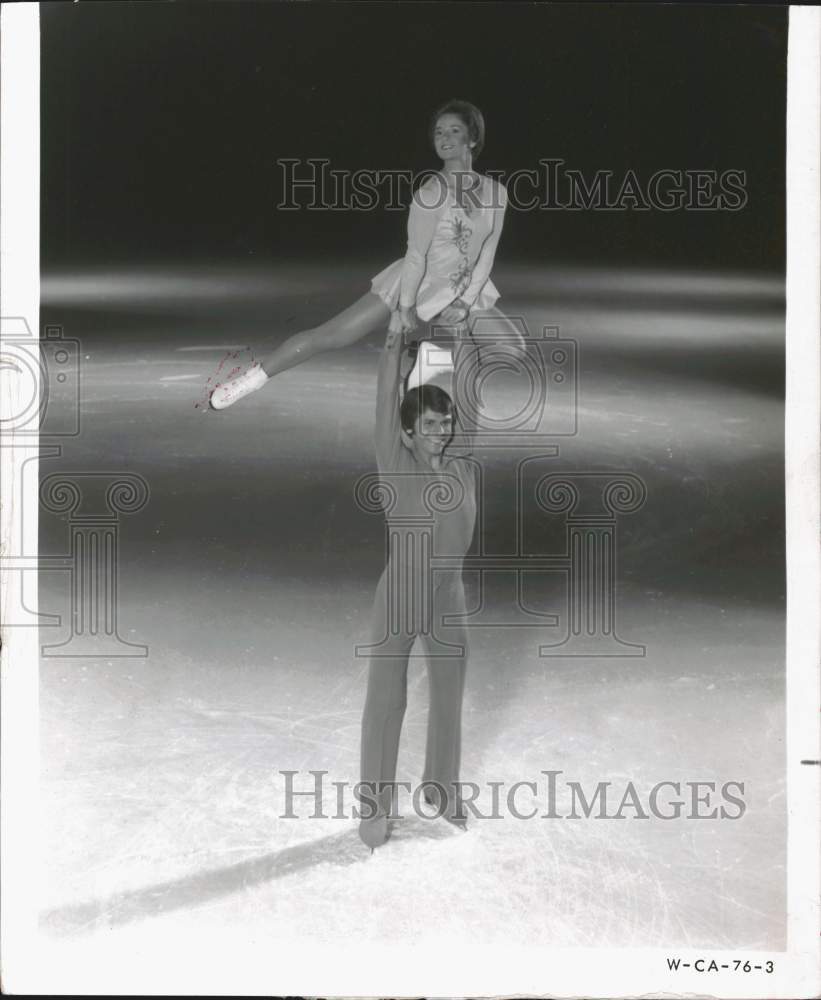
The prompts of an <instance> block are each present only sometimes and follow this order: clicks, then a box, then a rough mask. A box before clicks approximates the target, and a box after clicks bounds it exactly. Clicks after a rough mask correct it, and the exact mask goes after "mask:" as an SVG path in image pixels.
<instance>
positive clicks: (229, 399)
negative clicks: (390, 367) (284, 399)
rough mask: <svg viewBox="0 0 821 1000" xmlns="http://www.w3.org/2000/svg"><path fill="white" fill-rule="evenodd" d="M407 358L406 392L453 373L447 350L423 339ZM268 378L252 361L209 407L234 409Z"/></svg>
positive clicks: (214, 396) (213, 395)
mask: <svg viewBox="0 0 821 1000" xmlns="http://www.w3.org/2000/svg"><path fill="white" fill-rule="evenodd" d="M408 357H409V358H410V359H411V360H412V363H413V367H412V368H411V370H410V371H409V372H408V374H407V376H406V381H405V391H406V392H407V391H408V390H409V389H415V388H417V387H418V386H420V385H424V384H425V383H426V382H431V381H433V380H434V379H435V378H437V377H438V376H447V375H449V374H451V373H452V372H453V356H452V354H451V352H450V351H449V350H448V349H447V348H443V347H438V346H437V345H436V344H432V343H431V342H430V341H427V340H423V341H420V342H418V343H417V344H412V345H411V346H410V347H409V348H408ZM268 378H269V376H268V375H266V374H265V372H264V371H263V370H262V365H261V364H260V362H259V361H255V362H254V363H253V364H252V365H251V367H250V368H249V369H248V370H247V371H245V372H243V373H242V374H241V375H237V376H236V378H232V379H230V380H229V381H227V382H225V383H223V384H222V385H218V386H217V387H216V388H215V389H214V391H213V392H212V393H211V399H210V402H211V406H212V407H213V409H215V410H224V409H225V408H226V407H228V406H233V404H234V403H236V402H237V401H238V400H240V399H242V398H243V396H248V395H250V393H252V392H256V390H257V389H261V388H262V386H264V385H265V383H266V382H267V381H268Z"/></svg>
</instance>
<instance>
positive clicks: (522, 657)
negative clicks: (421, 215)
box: [39, 262, 786, 949]
mask: <svg viewBox="0 0 821 1000" xmlns="http://www.w3.org/2000/svg"><path fill="white" fill-rule="evenodd" d="M369 266H370V268H371V269H369ZM377 269H378V262H375V263H374V264H373V265H369V263H365V264H364V265H363V266H359V265H358V266H357V267H356V268H354V267H353V266H349V267H346V268H336V269H334V270H333V271H332V272H329V271H328V270H323V269H321V268H307V267H305V268H301V267H297V266H296V265H290V264H283V263H280V264H274V265H271V267H270V268H268V269H263V268H259V269H257V270H255V271H247V272H243V274H242V275H237V274H236V273H232V272H231V271H228V270H220V269H218V268H213V269H210V270H207V269H200V270H194V269H189V270H187V271H186V270H181V271H177V272H166V273H164V274H159V273H153V272H152V273H149V272H146V273H144V274H140V273H136V272H122V273H118V272H116V271H113V270H112V271H111V272H104V271H103V272H100V271H96V272H92V271H88V272H83V273H77V274H67V275H51V276H46V278H45V280H44V285H43V289H44V292H43V294H44V313H43V321H44V322H52V323H59V324H61V325H62V326H63V327H64V331H65V336H66V337H76V338H78V339H79V340H80V342H81V373H82V375H81V417H82V426H81V433H80V435H79V436H78V437H76V438H72V439H65V440H64V441H63V451H62V454H61V455H60V457H59V458H54V459H50V460H48V459H46V460H43V461H41V466H40V475H41V478H42V477H45V476H46V475H48V474H50V473H52V472H57V471H64V472H66V473H72V472H77V471H80V470H83V471H102V472H126V471H128V472H133V473H138V474H139V475H141V476H143V477H144V478H145V480H146V481H147V482H148V484H149V487H150V498H149V502H148V504H147V505H146V506H145V507H144V509H142V510H141V511H139V512H138V513H137V514H135V515H134V516H131V517H129V516H122V517H121V518H120V551H119V604H118V614H119V626H118V627H119V632H120V635H121V637H122V638H123V639H124V640H127V641H131V642H138V643H143V644H145V645H147V646H148V656H147V657H141V658H140V657H137V658H122V659H111V658H109V659H105V658H102V659H97V658H85V659H81V658H80V659H71V658H68V659H67V658H60V657H54V656H44V657H43V658H42V661H41V705H40V711H41V721H40V726H41V730H40V731H41V747H42V761H41V765H42V783H41V792H42V828H43V831H44V849H45V861H44V865H45V871H46V877H45V878H44V880H43V885H42V893H41V894H42V906H41V926H42V929H43V932H44V934H45V935H46V936H47V938H48V939H49V940H52V941H63V942H68V941H77V942H78V943H79V942H81V941H82V942H83V943H84V946H91V945H95V944H99V945H100V946H103V945H105V947H110V946H112V945H113V944H114V943H116V942H117V941H118V940H119V941H123V942H128V941H132V940H138V939H139V940H140V941H141V942H142V943H143V944H146V943H148V945H149V946H150V945H151V943H152V942H155V943H158V942H163V941H168V940H173V939H175V938H176V937H179V939H180V940H182V939H192V938H196V937H197V936H198V935H202V936H203V939H205V938H206V936H210V935H218V934H223V933H224V934H226V935H232V936H233V937H234V938H236V939H238V940H239V939H248V940H260V939H264V940H266V941H270V942H271V943H272V945H273V944H275V943H279V944H280V945H281V946H283V947H285V946H286V945H287V942H288V941H292V940H297V939H300V940H303V941H304V940H306V939H307V940H315V941H317V942H338V943H342V942H344V941H346V940H349V939H350V937H351V935H355V936H356V937H357V938H358V939H359V940H365V941H373V942H396V941H400V940H403V939H407V937H408V936H412V937H413V938H415V939H418V940H425V939H431V940H434V939H438V940H441V939H442V938H443V937H444V938H447V939H448V940H452V941H453V942H454V946H457V945H458V943H459V942H460V941H470V942H472V943H473V944H476V943H486V944H487V945H488V946H490V945H493V944H495V943H499V942H515V943H516V944H521V945H525V946H526V945H529V944H531V943H532V944H533V945H538V946H540V947H544V946H546V945H550V946H556V947H562V946H569V947H573V946H595V947H609V946H613V947H616V946H659V947H661V946H679V947H684V946H693V947H695V946H699V947H701V946H703V947H715V948H731V947H736V948H753V949H779V948H782V947H784V944H785V895H786V893H785V889H786V887H785V859H786V853H785V842H786V810H785V784H784V731H785V722H784V659H785V650H784V596H785V595H784V535H783V532H784V511H783V490H784V484H783V416H784V406H783V349H784V317H783V298H782V288H781V284H780V281H779V279H778V278H777V277H756V276H744V275H698V274H690V273H680V274H676V273H668V272H658V273H653V272H635V271H633V272H630V271H625V272H623V273H619V272H615V271H607V272H596V271H581V270H569V269H565V270H548V269H540V268H539V267H536V266H532V267H524V266H522V267H509V268H507V269H506V270H505V269H502V268H499V269H497V270H498V280H497V274H496V272H494V280H495V281H496V283H497V285H498V287H499V288H500V289H502V291H503V295H504V298H503V299H502V300H500V302H499V306H500V307H502V306H503V307H504V310H505V311H506V312H507V313H508V314H510V315H517V316H522V317H524V318H525V319H526V322H527V323H528V325H529V327H530V329H531V330H537V329H540V328H541V327H542V326H543V325H546V324H547V325H553V326H558V327H559V329H560V332H561V335H562V336H563V337H566V338H573V339H575V340H576V342H577V343H578V352H579V355H578V356H579V369H578V386H579V397H578V421H579V424H578V433H577V434H576V435H575V436H573V437H569V438H563V439H561V440H559V439H557V442H556V443H557V444H558V445H559V448H560V454H559V455H558V457H556V458H555V459H553V460H551V461H550V462H548V463H547V464H546V465H545V466H544V471H550V470H555V471H557V472H563V473H565V472H566V473H573V472H580V471H604V472H606V471H608V470H622V471H630V472H632V473H633V474H635V475H636V476H639V477H640V478H641V479H642V480H643V481H644V483H645V484H646V487H647V500H646V502H645V504H644V506H643V507H642V508H641V510H639V511H638V512H636V513H635V514H633V515H630V516H625V517H624V518H621V519H620V520H619V525H618V536H617V539H618V540H617V553H618V579H617V585H618V590H617V596H616V605H617V621H618V625H617V627H618V632H619V634H620V636H621V637H622V638H623V639H624V640H625V641H626V642H633V643H640V644H643V645H644V646H646V655H645V656H643V657H632V658H630V657H628V658H607V657H605V658H592V657H589V658H569V657H567V658H564V657H540V656H539V655H538V648H539V644H540V643H547V642H551V641H555V635H552V632H555V631H556V629H553V630H551V629H545V630H538V629H537V630H533V629H527V630H525V629H508V630H501V629H496V630H494V629H477V630H476V631H475V633H474V634H472V639H471V642H472V646H471V658H470V661H469V665H468V676H467V683H466V692H465V707H464V732H463V760H462V774H463V778H464V779H465V780H473V781H476V782H478V783H480V784H481V783H484V782H488V781H502V782H505V783H506V784H507V785H510V784H512V783H513V782H515V781H539V782H540V786H539V793H538V796H537V802H542V804H543V791H544V788H545V785H544V781H545V779H544V778H543V776H542V775H541V774H540V772H541V771H543V770H554V771H561V772H563V776H562V780H566V781H578V782H579V783H580V784H581V785H582V786H583V787H584V788H585V789H586V790H592V789H593V788H595V786H596V784H597V783H598V782H602V781H605V782H607V781H609V782H611V783H612V785H613V788H614V789H616V790H617V791H618V790H619V789H622V788H623V787H624V786H625V785H626V784H627V783H628V782H632V783H633V784H634V785H635V786H636V788H638V789H644V790H648V789H649V788H651V787H652V786H653V785H654V784H656V783H658V782H660V781H673V782H676V781H679V782H688V781H714V782H716V783H717V785H718V786H719V787H720V786H721V784H722V783H724V782H725V781H731V780H732V781H741V782H744V786H745V793H744V799H745V803H746V811H745V812H744V815H743V816H741V817H740V818H738V819H733V820H731V819H725V820H704V819H702V820H693V819H684V818H681V819H678V820H662V819H659V818H656V817H654V816H651V817H650V818H649V819H634V818H632V815H633V814H632V813H631V812H630V811H628V812H627V813H626V815H627V816H628V817H630V818H625V819H623V820H612V819H611V820H603V819H595V818H592V817H591V818H589V819H585V818H580V819H575V820H574V819H568V818H561V819H559V818H556V819H542V818H534V819H529V820H517V819H515V818H514V817H512V816H510V815H505V816H504V818H503V819H501V820H484V821H483V820H477V819H474V820H473V821H472V822H471V824H470V828H469V830H468V832H467V833H461V832H459V831H457V830H455V829H454V828H452V827H450V826H449V825H448V824H447V823H446V822H445V821H444V820H441V819H440V820H434V819H429V820H428V819H422V818H418V817H415V816H409V817H407V818H406V819H404V820H403V821H401V822H400V823H398V824H397V827H396V828H395V831H394V834H393V836H392V838H391V839H390V841H389V842H388V843H387V844H386V845H385V846H384V847H383V848H380V849H379V850H378V851H377V852H376V853H375V854H374V855H373V856H371V855H370V854H369V852H368V850H367V849H366V848H365V847H364V846H363V845H362V844H361V842H360V841H359V838H358V835H357V829H356V822H355V820H353V819H351V818H350V817H348V818H344V819H338V818H334V813H335V811H336V794H337V793H336V789H335V788H334V787H333V785H332V782H334V781H340V782H354V781H356V780H357V778H358V767H359V726H360V719H361V712H362V707H363V702H364V695H365V682H366V661H365V660H363V659H361V658H358V657H356V656H355V655H354V647H355V645H356V644H357V643H360V642H365V641H367V631H368V622H369V615H370V607H371V601H372V596H373V589H374V587H375V584H376V581H377V578H378V576H379V573H380V571H381V567H382V564H383V558H384V556H383V553H384V542H383V538H384V529H383V524H382V522H381V519H380V518H379V517H378V516H374V515H368V514H366V513H365V512H363V511H361V510H359V509H358V508H357V507H356V505H355V503H354V499H353V487H354V484H355V482H356V480H357V479H358V478H359V477H360V476H361V475H363V474H364V473H367V472H369V471H371V470H372V469H373V468H374V460H373V454H372V421H373V411H374V388H375V372H376V361H377V357H378V349H379V337H378V336H377V337H374V338H371V339H369V340H368V341H366V342H364V343H361V344H359V345H357V346H356V347H354V348H351V349H347V350H344V351H340V352H336V353H333V354H326V355H324V356H322V357H318V358H316V359H314V360H312V361H310V362H308V363H306V364H305V365H304V366H302V367H300V368H298V369H294V370H292V371H290V372H287V373H285V374H283V375H281V376H279V377H277V378H276V379H274V380H273V381H272V382H271V383H270V384H269V385H267V386H266V387H265V388H264V389H263V390H261V391H260V392H258V393H256V394H255V395H253V396H251V397H249V398H248V399H246V400H243V401H241V402H240V403H239V404H237V405H236V406H235V407H233V408H231V409H229V410H226V411H223V412H220V413H216V412H213V411H208V410H205V409H203V408H198V407H196V406H195V403H197V402H198V401H202V400H203V399H204V387H205V385H206V381H207V379H208V378H209V376H211V375H212V374H213V372H214V371H215V369H216V367H217V365H218V363H219V362H220V360H221V359H223V358H224V356H225V354H226V352H227V351H229V350H236V349H240V348H242V347H244V346H246V345H247V346H250V347H252V348H253V349H254V352H255V354H256V355H257V356H260V355H261V354H263V353H264V349H265V348H268V349H270V347H272V346H274V345H275V344H276V343H277V342H278V341H279V340H281V339H282V338H283V337H284V336H286V335H289V334H290V333H293V332H295V331H296V330H298V329H301V328H303V327H305V326H310V325H312V324H315V323H317V322H319V321H321V320H322V319H324V318H326V317H327V316H328V315H330V314H331V313H333V312H334V311H336V310H337V309H339V308H341V307H343V306H345V305H347V304H348V303H349V302H350V301H352V300H353V298H354V297H356V296H358V295H360V294H361V293H362V292H363V291H365V290H366V289H367V283H366V282H365V283H364V285H363V282H362V276H363V275H368V274H371V273H375V271H376V270H377ZM329 275H330V276H329ZM520 457H521V456H520ZM483 460H484V462H485V470H486V480H487V493H486V496H485V501H484V502H485V508H484V509H485V513H486V522H485V546H486V551H494V550H495V551H504V550H505V546H506V545H508V544H509V541H510V539H509V522H510V510H511V503H512V501H511V488H510V483H511V481H512V480H511V474H512V473H511V470H512V469H513V468H514V461H515V459H514V457H513V456H512V455H511V454H508V453H495V452H494V453H488V454H487V455H484V456H483ZM543 516H544V517H545V519H547V515H543ZM562 531H563V520H562V518H561V517H558V518H556V519H555V524H554V525H553V527H550V526H549V525H548V526H546V527H545V534H544V538H545V539H550V540H551V541H550V544H551V545H557V544H560V539H561V538H562ZM557 540H558V541H557ZM67 546H68V528H67V525H66V520H65V518H63V517H59V516H56V515H53V514H49V513H47V512H41V520H40V553H41V555H45V554H59V553H63V552H65V551H66V550H67ZM547 551H553V550H551V549H548V550H547ZM466 585H467V590H468V593H469V594H470V593H471V592H474V591H472V589H471V586H472V585H471V580H470V579H469V578H466ZM39 586H40V593H39V600H40V610H41V611H42V612H45V613H51V614H60V615H62V616H63V624H62V626H61V627H55V628H49V629H43V630H42V632H41V642H42V643H44V644H47V643H57V642H60V641H62V640H63V639H64V638H65V637H66V636H67V635H68V634H69V632H68V624H69V611H70V605H69V587H68V584H67V581H66V577H65V574H64V573H60V572H54V571H46V572H42V573H41V575H40V585H39ZM486 598H487V601H488V602H489V604H490V605H491V606H492V605H493V604H494V602H495V601H496V602H500V601H502V599H503V595H501V594H500V593H496V592H494V589H493V587H492V586H490V587H489V588H488V593H487V595H486ZM526 599H527V601H528V602H529V604H530V606H532V607H534V608H538V609H543V610H544V611H546V612H554V613H556V614H557V615H559V617H560V619H562V618H563V617H564V616H565V615H566V610H565V607H566V595H565V593H564V590H563V588H562V586H561V583H560V581H559V579H558V578H557V577H556V576H555V574H554V575H552V576H551V574H548V573H545V574H542V575H538V574H537V575H535V576H534V579H533V581H532V582H531V585H530V590H529V592H528V593H527V594H526ZM426 713H427V681H426V677H425V668H424V662H423V661H422V660H421V659H414V660H412V661H411V666H410V671H409V698H408V708H407V713H406V716H405V725H404V729H403V737H402V745H401V747H400V758H399V775H398V777H399V779H400V780H409V781H414V782H415V781H418V780H419V779H420V777H421V768H422V764H423V756H424V739H425V725H426ZM285 770H292V771H298V772H301V775H300V777H299V778H298V779H297V780H298V781H300V782H301V786H300V787H301V788H302V789H303V790H304V789H308V788H309V787H310V784H309V776H308V774H307V772H308V771H309V770H322V771H326V772H327V775H326V778H325V786H324V804H325V812H326V814H327V818H324V819H315V818H308V817H310V815H311V813H312V811H313V802H312V800H309V799H307V798H304V799H302V800H300V802H299V804H298V806H297V807H296V808H297V813H298V815H299V816H300V817H301V818H298V819H287V818H282V814H283V812H284V792H285V782H284V778H283V776H282V775H281V774H280V772H281V771H285ZM482 787H483V791H482V795H481V796H480V798H479V800H478V803H479V804H480V805H482V804H483V803H484V804H485V805H487V795H488V794H489V793H488V791H487V788H486V787H485V786H484V785H483V786H482ZM685 797H686V796H685ZM618 798H620V795H617V800H618ZM530 801H531V799H529V798H528V797H527V796H526V795H525V796H523V798H522V803H523V804H522V808H523V809H525V810H526V809H527V808H528V806H529V803H530ZM350 804H351V800H350V797H349V798H348V799H347V806H348V807H349V806H350Z"/></svg>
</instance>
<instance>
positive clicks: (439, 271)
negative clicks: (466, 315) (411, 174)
mask: <svg viewBox="0 0 821 1000" xmlns="http://www.w3.org/2000/svg"><path fill="white" fill-rule="evenodd" d="M471 200H472V201H473V202H474V203H475V207H474V208H473V210H472V211H471V212H470V214H468V213H467V212H466V211H465V209H464V208H462V207H461V206H460V205H459V204H458V202H457V200H456V196H455V195H454V193H453V192H452V191H450V190H448V189H447V188H446V186H445V184H444V182H443V181H442V180H441V178H438V177H436V178H432V179H431V180H429V181H427V182H426V183H425V184H423V185H422V186H421V187H420V188H419V190H418V191H417V192H416V193H415V194H414V197H413V201H412V203H411V208H410V213H409V216H408V249H407V253H406V254H405V256H404V258H402V259H400V260H397V261H394V262H393V263H392V264H391V265H390V266H389V267H386V268H385V270H384V271H380V272H379V274H377V275H375V276H374V277H373V278H372V279H371V290H372V291H373V292H375V293H376V294H377V295H378V296H379V297H380V298H381V299H382V301H383V302H385V304H386V305H387V306H388V307H389V308H390V309H391V310H392V311H393V310H395V309H396V308H397V307H398V306H399V305H403V306H413V305H415V306H416V312H417V315H418V316H419V318H420V319H422V320H425V321H428V320H431V319H433V317H434V316H436V315H437V314H438V313H440V312H441V311H442V310H443V309H444V308H445V307H446V306H449V305H450V304H451V303H452V302H454V301H455V300H456V299H462V300H463V301H464V302H465V303H466V304H467V305H468V306H470V307H471V311H477V310H489V309H491V308H492V307H493V305H494V304H495V302H496V300H497V299H498V298H499V292H498V290H497V289H496V286H495V285H494V284H493V282H492V281H491V280H490V272H491V269H492V267H493V259H494V256H495V254H496V247H497V246H498V243H499V237H500V236H501V233H502V225H503V223H504V215H505V208H506V207H507V191H506V189H505V188H504V186H503V185H502V184H500V183H499V182H498V181H492V180H490V179H489V178H487V177H485V178H483V183H482V187H481V188H480V189H479V190H478V191H477V192H475V194H474V195H473V197H472V199H471Z"/></svg>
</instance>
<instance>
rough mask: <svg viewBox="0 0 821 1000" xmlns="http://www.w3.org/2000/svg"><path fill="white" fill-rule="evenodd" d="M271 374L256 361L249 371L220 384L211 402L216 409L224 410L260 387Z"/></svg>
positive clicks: (213, 393) (212, 395)
mask: <svg viewBox="0 0 821 1000" xmlns="http://www.w3.org/2000/svg"><path fill="white" fill-rule="evenodd" d="M268 378H269V376H268V375H266V374H265V372H264V371H263V370H262V365H261V364H260V363H259V362H258V361H255V362H254V363H253V364H252V365H251V367H250V368H249V369H248V371H247V372H243V373H242V375H237V377H236V378H232V379H230V380H229V381H228V382H224V383H223V384H222V385H218V386H217V388H216V389H214V391H213V392H212V393H211V399H210V403H211V406H212V407H213V408H214V409H215V410H224V409H225V407H226V406H231V405H232V403H236V401H237V400H238V399H242V397H243V396H247V395H248V394H249V393H251V392H255V391H256V390H257V389H260V388H261V387H262V386H263V385H265V383H266V382H267V381H268Z"/></svg>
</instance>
